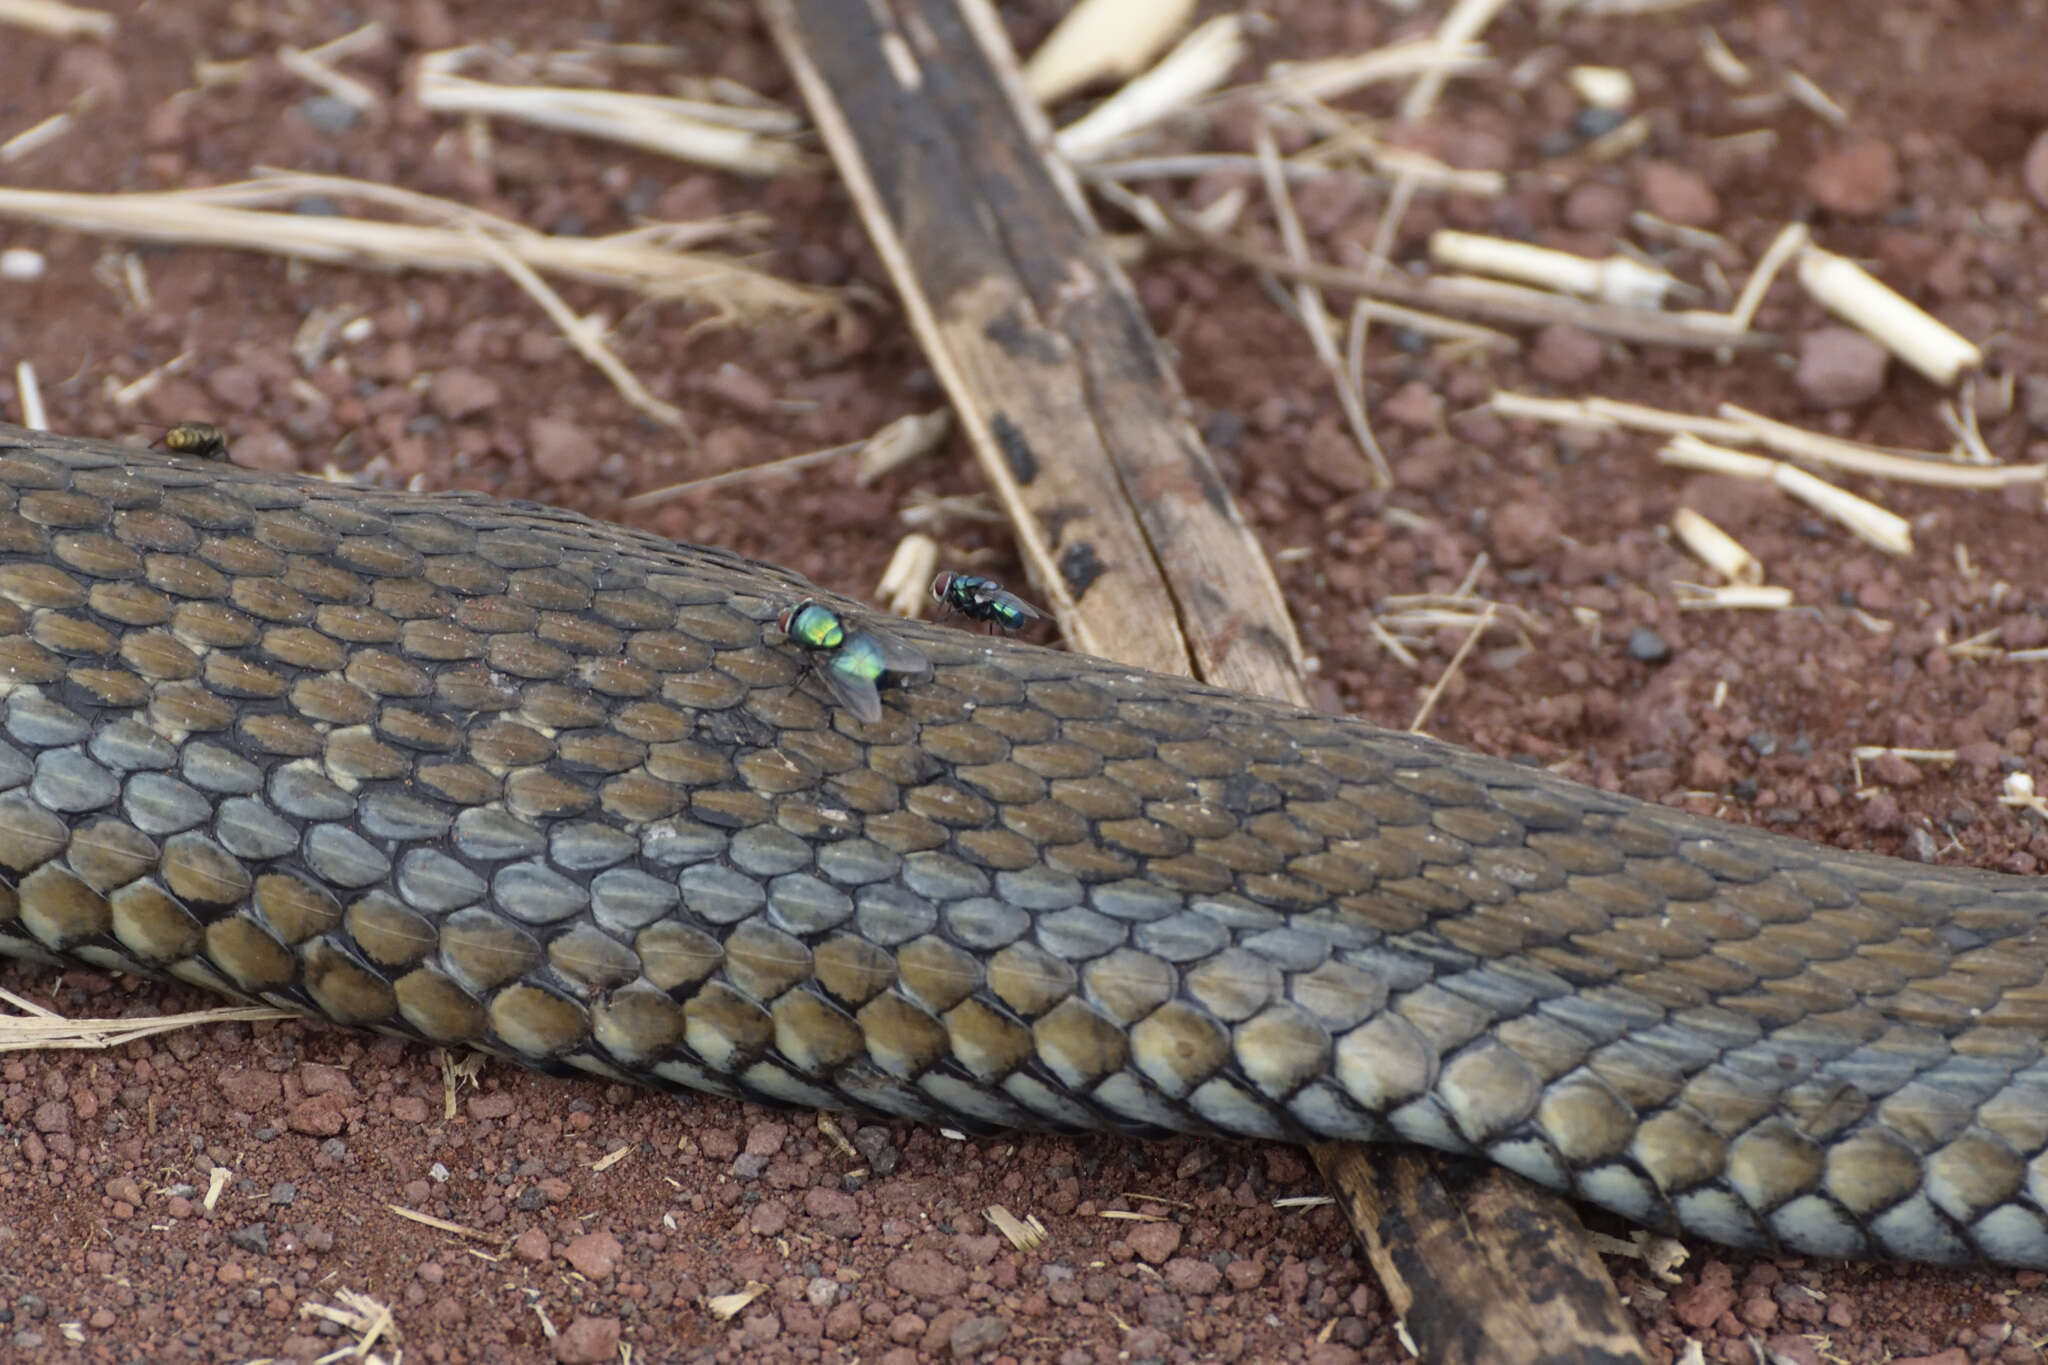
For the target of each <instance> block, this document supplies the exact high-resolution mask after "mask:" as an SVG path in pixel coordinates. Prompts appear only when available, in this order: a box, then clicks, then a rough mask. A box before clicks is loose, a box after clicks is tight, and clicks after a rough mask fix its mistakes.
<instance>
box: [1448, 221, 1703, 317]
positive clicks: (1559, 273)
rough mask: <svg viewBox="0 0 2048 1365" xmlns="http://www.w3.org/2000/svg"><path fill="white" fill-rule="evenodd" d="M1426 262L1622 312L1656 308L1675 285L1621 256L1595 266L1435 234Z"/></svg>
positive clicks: (1514, 245) (1535, 249)
mask: <svg viewBox="0 0 2048 1365" xmlns="http://www.w3.org/2000/svg"><path fill="white" fill-rule="evenodd" d="M1429 258H1430V260H1431V262H1433V263H1434V264H1436V265H1437V266H1440V267H1442V268H1443V269H1446V270H1458V271H1469V272H1471V273H1473V274H1477V275H1491V276H1495V277H1497V278H1500V279H1504V280H1515V281H1518V282H1520V283H1522V284H1533V285H1537V286H1539V287H1541V288H1544V289H1554V290H1557V291H1558V292H1559V293H1563V294H1574V295H1577V296H1578V297H1580V298H1586V299H1599V300H1601V301H1602V302H1604V303H1612V304H1618V305H1620V306H1622V307H1625V308H1661V307H1662V306H1663V304H1664V297H1665V295H1667V294H1669V293H1670V292H1671V288H1672V286H1673V285H1675V284H1676V283H1677V281H1676V280H1674V279H1672V278H1671V276H1670V275H1668V274H1666V273H1665V272H1663V271H1661V270H1655V269H1652V268H1650V267H1648V266H1644V265H1640V264H1638V263H1637V262H1635V261H1633V260H1630V259H1629V258H1628V257H1626V256H1609V257H1608V258H1606V259H1605V260H1600V261H1595V260H1590V259H1588V258H1587V257H1584V256H1574V255H1572V254H1571V253H1570V252H1567V251H1555V250H1552V249H1551V248H1549V247H1542V246H1532V245H1530V244H1529V243H1527V242H1513V241H1509V240H1507V239H1506V238H1502V237H1485V236H1481V235H1479V234H1477V233H1472V232H1459V231H1456V230H1454V229H1451V228H1439V229H1437V230H1436V231H1435V232H1433V233H1431V234H1430V237H1429Z"/></svg>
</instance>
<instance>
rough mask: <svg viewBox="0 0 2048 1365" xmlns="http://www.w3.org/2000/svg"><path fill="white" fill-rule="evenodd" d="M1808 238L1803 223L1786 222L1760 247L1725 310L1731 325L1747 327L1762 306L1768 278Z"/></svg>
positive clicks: (1778, 269) (1769, 285)
mask: <svg viewBox="0 0 2048 1365" xmlns="http://www.w3.org/2000/svg"><path fill="white" fill-rule="evenodd" d="M1812 239H1813V238H1812V233H1810V232H1809V231H1808V230H1807V227H1806V224H1804V223H1787V224H1786V225H1785V226H1784V227H1782V228H1780V229H1779V230H1778V235H1777V236H1776V237H1774V238H1772V239H1771V244H1770V245H1769V246H1768V247H1766V248H1764V254H1763V256H1762V257H1761V258H1759V259H1758V261H1757V263H1756V269H1754V270H1752V271H1750V272H1749V279H1748V280H1747V281H1745V282H1744V284H1743V286H1742V293H1740V294H1739V295H1737V296H1736V299H1735V306H1734V307H1733V308H1731V309H1729V310H1728V316H1729V319H1730V320H1731V321H1732V322H1733V324H1734V325H1735V326H1737V327H1747V326H1749V324H1750V323H1751V322H1752V321H1754V320H1755V318H1756V310H1757V309H1758V308H1759V307H1761V306H1762V304H1763V301H1764V295H1765V294H1766V293H1768V292H1769V290H1770V287H1771V282H1772V281H1773V280H1775V279H1777V278H1778V272H1779V271H1781V270H1783V269H1784V268H1785V263H1786V262H1787V261H1789V260H1791V259H1792V258H1793V257H1794V256H1796V255H1798V254H1799V251H1800V249H1801V248H1803V247H1804V246H1805V245H1806V244H1807V243H1808V242H1809V241H1811V240H1812Z"/></svg>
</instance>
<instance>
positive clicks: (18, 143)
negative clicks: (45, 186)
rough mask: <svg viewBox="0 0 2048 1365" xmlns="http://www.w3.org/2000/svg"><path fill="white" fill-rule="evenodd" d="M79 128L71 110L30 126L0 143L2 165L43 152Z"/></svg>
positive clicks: (0, 163) (75, 115)
mask: <svg viewBox="0 0 2048 1365" xmlns="http://www.w3.org/2000/svg"><path fill="white" fill-rule="evenodd" d="M77 126H78V115H77V114H75V113H73V112H72V111H70V110H69V109H67V110H65V111H64V112H62V113H58V114H52V115H50V116H49V117H48V118H46V119H42V120H40V121H39V122H36V123H32V124H30V125H29V126H28V127H26V128H24V129H22V130H21V131H20V132H18V133H16V134H15V135H14V136H13V137H11V138H8V139H7V141H5V142H0V165H5V164H6V163H7V162H10V161H19V160H21V158H23V157H25V156H28V155H30V154H31V153H34V152H39V151H41V150H42V149H43V148H45V147H47V146H49V145H50V144H51V143H53V142H55V141H56V140H57V139H59V138H61V137H63V136H64V135H65V134H66V133H68V132H70V131H71V130H72V129H73V128H76V127H77Z"/></svg>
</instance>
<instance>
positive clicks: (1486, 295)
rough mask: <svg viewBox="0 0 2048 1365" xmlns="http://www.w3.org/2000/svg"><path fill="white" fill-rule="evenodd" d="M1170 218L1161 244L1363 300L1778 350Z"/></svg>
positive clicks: (1700, 326) (1742, 336) (1669, 341)
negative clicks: (1312, 255)
mask: <svg viewBox="0 0 2048 1365" xmlns="http://www.w3.org/2000/svg"><path fill="white" fill-rule="evenodd" d="M1168 215H1169V217H1170V218H1171V219H1172V223H1173V229H1174V231H1173V235H1172V236H1171V237H1167V238H1165V239H1164V240H1166V241H1168V242H1170V243H1172V244H1174V245H1177V246H1181V247H1189V246H1199V247H1201V248H1203V249H1204V250H1208V251H1214V252H1216V253H1217V254H1219V255H1221V256H1225V257H1227V258H1229V259H1230V260H1234V261H1237V262H1239V263H1240V264H1242V265H1246V266H1249V267H1251V268H1252V269H1254V270H1263V271H1265V272H1267V273H1269V274H1272V275H1275V276H1278V277H1279V278H1281V279H1284V280H1304V281H1307V282H1308V283H1311V284H1316V285H1320V286H1321V287H1323V288H1325V289H1337V290H1346V291H1352V292H1357V293H1361V294H1367V295H1370V296H1372V297H1374V298H1381V299H1387V300H1389V301H1391V302H1395V303H1403V304H1407V305H1408V306H1410V307H1414V308H1428V309H1432V310H1435V311H1439V312H1443V313H1448V314H1452V315H1454V316H1463V317H1475V318H1484V319H1486V320H1488V321H1491V322H1498V323H1505V324H1509V325H1513V326H1521V327H1543V326H1548V325H1549V324H1551V323H1568V324H1570V325H1572V326H1576V327H1582V328H1584V329H1585V330H1586V331H1589V332H1594V333H1598V334H1599V335H1602V336H1608V337H1612V338H1614V339H1615V340H1617V341H1635V342H1643V343H1646V344H1648V345H1653V346H1673V347H1678V348H1682V349H1687V350H1705V351H1717V350H1721V349H1723V348H1743V349H1760V348H1763V347H1767V346H1772V345H1775V344H1776V338H1775V337H1772V336H1770V335H1768V334H1766V333H1762V332H1744V331H1731V330H1730V329H1729V328H1728V326H1727V323H1726V319H1725V318H1723V317H1722V316H1721V315H1720V314H1714V315H1712V318H1711V319H1710V320H1707V321H1702V320H1701V319H1699V318H1697V317H1693V316H1689V315H1686V314H1682V313H1653V312H1650V311H1648V310H1646V309H1641V308H1616V307H1614V306H1613V305H1612V304H1603V303H1591V302H1588V301H1586V300H1584V299H1574V298H1570V297H1567V296H1565V295H1562V294H1551V293H1546V292H1545V291H1543V290H1540V289H1524V288H1520V287H1518V286H1516V285H1511V284H1503V283H1501V282H1499V281H1497V280H1476V279H1429V280H1414V279H1410V278H1409V277H1408V276H1406V275H1405V274H1402V273H1399V272H1396V271H1390V270H1384V269H1380V270H1374V269H1370V268H1368V269H1365V270H1348V269H1345V268H1344V267H1342V266H1334V265H1325V264H1323V263H1322V262H1319V261H1308V262H1298V261H1293V260H1290V259H1289V258H1288V257H1287V256H1285V255H1283V254H1277V253H1275V252H1271V251H1265V250H1261V249H1260V248H1258V247H1255V246H1252V245H1250V244H1249V243H1246V242H1241V241H1239V240H1237V239H1236V238H1234V237H1230V236H1226V235H1224V234H1222V233H1218V232H1211V231H1208V230H1207V229H1205V228H1203V227H1202V226H1201V225H1200V224H1199V223H1196V222H1194V221H1193V220H1192V219H1190V218H1189V217H1188V215H1186V214H1185V213H1179V212H1176V211H1173V210H1168Z"/></svg>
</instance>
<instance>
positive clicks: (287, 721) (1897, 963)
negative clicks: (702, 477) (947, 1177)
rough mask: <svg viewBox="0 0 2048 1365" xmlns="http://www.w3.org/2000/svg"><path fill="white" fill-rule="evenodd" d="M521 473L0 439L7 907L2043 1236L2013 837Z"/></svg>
mask: <svg viewBox="0 0 2048 1365" xmlns="http://www.w3.org/2000/svg"><path fill="white" fill-rule="evenodd" d="M803 599H814V600H817V601H820V602H824V603H827V604H830V605H832V606H833V608H834V609H835V610H838V611H842V612H844V613H847V614H848V616H849V619H855V620H862V621H873V622H877V623H879V622H880V621H881V620H882V619H883V618H879V617H876V616H873V615H872V614H865V613H867V612H868V609H866V608H864V607H862V606H861V605H860V604H859V603H857V602H853V601H850V600H848V599H845V598H841V597H836V596H834V595H833V594H830V593H827V592H824V591H822V590H820V589H819V588H817V587H815V586H814V585H812V584H811V583H809V582H808V581H807V580H805V579H804V578H802V577H801V576H799V575H797V574H795V573H792V572H790V571H787V570H784V569H779V568H776V567H773V566H770V565H766V564H762V563H757V562H754V561H752V560H749V559H746V558H743V557H740V556H739V555H737V554H734V553H731V552H728V551H723V550H719V549H714V548H702V547H697V546H691V545H685V544H678V543H675V542H672V541H669V540H666V539H664V538H661V537H659V536H656V535H653V534H651V533H648V532H643V531H638V530H633V529H628V528H625V527H622V526H616V525H611V524H607V523H603V522H599V521H596V520H592V519H590V518H587V517H584V516H581V515H578V514H575V513H572V512H568V511H563V510H558V509H553V508H549V507H545V506H540V505H535V504H528V503H520V502H509V501H501V500H497V499H494V498H492V497H489V496H487V495H484V494H480V493H439V494H421V493H412V492H403V491H398V490H390V489H380V488H375V487H369V486H351V485H344V484H339V483H332V482H325V481H321V480H317V479H308V478H304V477H301V476H297V475H287V474H278V473H267V472H259V471H254V470H248V469H241V468H236V467H233V466H229V465H223V464H199V463H195V462H193V461H191V460H186V459H180V458H177V457H175V456H174V455H169V454H162V453H154V452H150V451H144V450H136V449H130V448H124V447H120V446H113V445H108V444H104V443H96V442H91V441H84V440H74V439H70V438H65V437H58V436H50V435H46V434H41V433H30V432H26V431H22V430H20V429H15V428H0V952H4V953H6V954H10V955H13V956H17V957H22V958H28V959H33V960H35V961H42V962H52V963H58V964H66V963H71V964H84V965H87V966H90V967H93V968H97V969H107V970H114V971H122V972H131V973H141V974H144V975H147V976H151V977H156V978H162V979H171V980H176V981H181V982H185V983H189V984H193V985H196V986H199V987H203V988H206V989H208V990H211V991H214V992H217V993H219V994H221V995H224V996H227V997H230V998H233V999H237V1000H241V1001H248V1002H267V1003H269V1004H272V1005H275V1006H279V1007H282V1008H286V1009H290V1010H294V1011H299V1012H302V1013H305V1014H308V1015H314V1016H318V1017H320V1018H324V1019H327V1020H332V1021H335V1022H337V1023H340V1024H343V1025H349V1026H354V1027H358V1028H366V1029H374V1030H380V1031H383V1032H386V1033H394V1034H399V1035H403V1036H406V1037H409V1038H414V1039H420V1040H424V1041H426V1042H429V1043H433V1044H439V1045H444V1046H450V1047H467V1048H473V1049H478V1050H482V1051H485V1052H489V1053H494V1054H497V1055H500V1056H503V1057H506V1058H509V1059H511V1060H512V1061H514V1062H517V1063H520V1064H522V1065H525V1066H529V1067H533V1068H536V1069H539V1070H543V1071H548V1072H553V1073H557V1074H567V1075H585V1076H597V1077H603V1078H608V1079H611V1080H615V1081H626V1082H631V1083H635V1084H639V1085H645V1086H653V1087H658V1088H663V1089H668V1090H677V1091H708V1092H712V1093H715V1094H719V1095H725V1096H732V1097H738V1098H741V1099H745V1100H750V1101H755V1102H759V1103H764V1104H770V1105H779V1106H785V1107H788V1106H798V1107H810V1108H818V1109H827V1110H843V1111H851V1112H853V1113H857V1114H861V1115H867V1116H875V1117H880V1118H884V1119H902V1120H912V1121H917V1122H922V1123H929V1124H940V1125H946V1126H950V1127H955V1128H960V1129H963V1130H967V1131H973V1132H989V1131H996V1130H1008V1129H1040V1130H1050V1131H1055V1132H1066V1133H1081V1132H1110V1133H1119V1134H1126V1135H1130V1136H1132V1137H1139V1138H1143V1137H1152V1136H1163V1135H1166V1134H1174V1133H1180V1134H1200V1135H1212V1136H1219V1137H1227V1138H1244V1139H1267V1140H1278V1141H1283V1142H1297V1143H1305V1142H1319V1141H1361V1142H1369V1143H1408V1144H1421V1145H1424V1146H1428V1147H1432V1148H1436V1149H1439V1150H1442V1151H1445V1152H1451V1153H1458V1154H1464V1155H1467V1156H1472V1157H1477V1158H1482V1159H1484V1160H1486V1161H1490V1162H1493V1163H1496V1164H1498V1165H1500V1166H1502V1167H1505V1168H1507V1169H1509V1170H1512V1171H1514V1172H1518V1173H1519V1174H1521V1175H1523V1176H1526V1177H1527V1178H1529V1179H1531V1180H1533V1181H1536V1182H1538V1183H1539V1184H1542V1185H1545V1186H1548V1187H1550V1188H1552V1189H1554V1190H1558V1191H1561V1192H1563V1193H1565V1194H1567V1195H1569V1196H1571V1197H1573V1198H1575V1199H1578V1200H1581V1201H1584V1202H1586V1203H1589V1204H1592V1205H1595V1206H1598V1207H1601V1208H1604V1209H1607V1210H1610V1211H1612V1212H1613V1213H1615V1214H1618V1215H1620V1216H1621V1217H1622V1218H1624V1219H1626V1220H1629V1221H1631V1222H1634V1223H1636V1224H1639V1225H1642V1226H1645V1227H1648V1228H1653V1229H1660V1230H1664V1231H1670V1232H1683V1233H1686V1234H1690V1235H1693V1236H1697V1237H1699V1238H1703V1239H1707V1240H1710V1241H1714V1242H1718V1243H1722V1244H1725V1245H1729V1246H1732V1247H1736V1248H1747V1249H1753V1250H1757V1251H1763V1252H1769V1253H1774V1254H1775V1253H1800V1254H1810V1255H1819V1256H1827V1257H1849V1258H1858V1257H1861V1258H1885V1259H1903V1260H1910V1261H1918V1262H1928V1263H1958V1262H1975V1261H1988V1262H1993V1263H2000V1264H2007V1265H2014V1266H2036V1267H2038V1266H2048V1063H2044V1061H2043V1046H2044V1040H2048V989H2044V985H2043V981H2044V975H2048V936H2044V934H2043V929H2042V924H2043V917H2044V914H2048V882H2044V881H2042V880H2040V879H2037V878H2029V877H2023V876H2016V875H2010V874H2001V873H1996V872H1991V871H1985V870H1979V869H1970V868H1957V867H1947V866H1934V865H1927V864H1921V863H1913V862H1907V861H1903V860H1898V859H1892V858H1886V857H1881V856H1877V855H1873V854H1865V853H1856V852H1847V851H1842V850H1837V849H1834V848H1829V847H1823V846H1820V845H1816V844H1812V843H1808V842H1804V841H1800V840H1797V839H1793V838H1789V837H1786V836H1783V835H1779V834H1774V833H1770V832H1766V831H1761V830H1756V829H1752V828H1748V827H1745V826H1741V825H1737V824H1733V823H1728V822H1723V821H1718V820H1714V819H1710V818H1707V817H1704V816H1699V815H1694V814H1691V813H1688V812H1684V811H1680V810H1676V809H1672V808H1668V807H1664V806H1659V805H1653V804H1647V803H1643V802H1639V801H1636V800H1634V799H1631V798H1628V797H1625V796H1622V795H1617V794H1610V793H1607V792H1602V791H1599V790H1596V789H1594V788H1591V787H1588V786H1584V785H1580V784H1577V783H1573V782H1571V781H1568V780H1566V779H1564V778H1562V777H1559V776H1556V775H1553V774H1551V773H1549V772H1547V771H1544V770H1542V769H1540V768H1534V767H1529V766H1524V765H1521V764H1517V763H1513V762H1508V761H1504V760H1499V759H1495V758H1491V757H1487V756H1483V755H1480V754H1477V753H1473V752H1470V751H1467V750H1464V749H1460V748H1457V747H1455V746H1452V745H1449V744H1445V743H1440V742H1437V741H1434V740H1431V739H1429V738H1425V737H1422V736H1418V735H1414V734H1409V733H1402V732H1395V731H1389V730H1385V729H1380V728H1377V727H1375V726H1373V725H1371V724H1368V723H1366V722H1364V721H1362V720H1358V719H1352V718H1348V717H1342V716H1332V715H1325V714H1320V713H1316V712H1311V711H1306V710H1302V709H1299V708H1296V707H1293V706H1290V705H1286V704H1283V703H1279V702H1274V701H1268V700H1262V699H1258V698H1253V697H1248V696H1242V695H1237V694H1234V693H1231V692H1229V691H1225V690H1221V689H1217V688H1214V687H1209V686H1205V685H1202V684H1200V683H1197V682H1193V681H1189V680H1185V679H1180V678H1174V677H1167V676H1161V675H1156V674H1152V673H1147V672H1142V671H1139V670H1136V669H1133V668H1129V667H1125V666H1122V665H1119V664H1117V663H1114V662H1110V661H1107V660H1103V659H1098V658H1092V657H1087V656H1084V655H1080V654H1075V653H1071V652H1064V651H1060V650H1056V649H1049V648H1044V647H1039V646H1035V645H1032V644H1028V643H1023V642H1019V641H1016V640H1012V639H1009V638H1006V637H1001V636H996V637H988V636H982V635H978V634H972V633H968V632H965V631H961V630H957V629H947V628H941V627H938V626H933V625H929V624H925V623H920V622H915V621H910V620H900V621H899V620H896V619H893V618H888V619H887V620H886V626H885V627H881V628H886V629H887V630H888V631H889V632H890V633H891V635H892V636H893V637H896V638H898V639H900V640H901V641H903V642H905V643H906V644H908V645H909V646H910V647H912V648H914V649H916V650H918V651H920V652H922V653H923V654H924V655H925V656H927V657H928V658H929V659H930V661H931V663H932V670H931V673H930V675H929V676H926V677H921V678H919V679H917V680H915V681H914V683H911V684H909V685H905V686H900V687H892V688H890V689H888V690H887V691H885V692H884V693H883V694H882V696H883V701H884V705H883V707H882V714H881V715H880V717H879V718H878V719H876V720H874V721H872V722H869V721H864V720H862V719H860V718H859V717H856V716H855V715H853V714H851V712H850V711H849V710H848V709H847V708H845V707H844V706H841V705H838V704H835V701H834V698H833V696H832V694H831V693H830V692H829V691H828V690H827V689H826V688H825V687H824V686H823V684H822V682H821V681H820V679H819V678H818V677H817V675H816V672H815V667H814V661H813V660H811V659H810V658H809V657H808V656H807V655H806V652H805V651H804V650H803V649H802V648H800V647H798V646H797V645H796V644H795V643H793V642H792V641H790V640H789V639H787V638H785V637H784V636H783V635H782V634H781V633H780V632H778V631H777V629H776V628H775V621H776V618H777V616H778V614H779V613H780V612H781V611H782V610H783V609H785V608H787V607H788V606H789V605H790V604H791V603H792V602H795V601H799V600H803Z"/></svg>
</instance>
